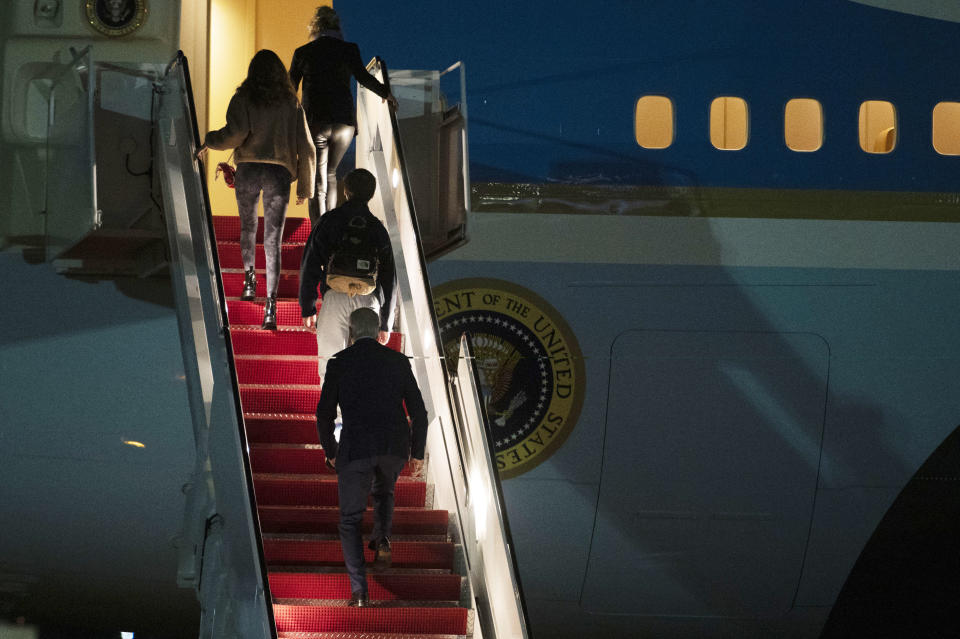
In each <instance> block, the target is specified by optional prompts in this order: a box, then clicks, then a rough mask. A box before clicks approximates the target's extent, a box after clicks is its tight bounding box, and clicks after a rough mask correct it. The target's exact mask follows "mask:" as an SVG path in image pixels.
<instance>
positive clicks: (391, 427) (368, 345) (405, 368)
mask: <svg viewBox="0 0 960 639" xmlns="http://www.w3.org/2000/svg"><path fill="white" fill-rule="evenodd" d="M379 322H380V318H379V317H378V316H377V313H376V312H375V311H374V310H372V309H369V308H360V309H357V310H355V311H353V312H352V313H351V314H350V335H351V337H352V338H353V345H352V346H350V347H349V348H347V349H345V350H343V351H340V352H339V353H337V354H336V356H335V357H334V358H333V359H331V360H330V363H329V365H328V366H327V377H326V379H325V380H324V382H323V389H322V390H321V392H320V401H319V402H318V403H317V430H318V431H319V435H320V443H321V444H322V445H323V450H324V453H325V455H326V457H327V462H328V463H329V464H330V465H331V466H332V467H334V468H335V469H336V471H337V490H338V494H339V498H340V543H341V544H342V545H343V559H344V563H345V564H346V566H347V573H348V575H349V576H350V591H351V593H352V594H351V598H350V605H351V606H365V605H368V603H369V599H368V596H367V577H366V568H365V566H364V557H363V539H362V537H361V535H360V524H361V522H362V520H363V512H364V510H366V507H367V498H368V497H369V496H370V494H371V483H372V485H373V490H372V494H373V515H374V517H373V533H372V534H371V537H370V544H369V548H370V549H371V550H373V551H374V552H375V553H376V564H377V566H379V567H389V565H390V558H391V552H390V540H389V537H390V526H391V522H392V519H393V491H394V485H395V484H396V481H397V477H398V476H399V475H400V471H401V470H402V469H403V465H404V464H405V463H406V461H407V458H408V457H409V458H410V465H411V469H412V470H413V474H414V476H416V477H419V476H421V475H422V473H423V456H424V449H425V448H426V443H427V410H426V408H425V407H424V405H423V397H422V396H421V394H420V389H419V388H418V387H417V380H416V379H415V378H414V376H413V371H412V370H411V368H410V361H409V360H408V359H407V357H406V356H405V355H403V354H402V353H398V352H396V351H394V350H392V349H390V348H387V347H386V346H382V345H380V344H378V343H377V340H376V338H377V333H378V328H379ZM337 405H339V406H340V410H341V411H342V413H343V427H342V428H341V430H340V441H339V443H338V442H337V440H336V438H335V436H334V429H335V426H334V419H335V418H336V414H337ZM404 407H406V410H405V409H404ZM407 413H409V415H410V422H409V423H408V422H407Z"/></svg>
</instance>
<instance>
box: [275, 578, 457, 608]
mask: <svg viewBox="0 0 960 639" xmlns="http://www.w3.org/2000/svg"><path fill="white" fill-rule="evenodd" d="M269 579H270V593H271V594H272V595H273V598H274V599H350V579H349V577H348V576H347V575H346V573H304V572H271V573H270V575H269ZM462 580H463V578H462V577H461V576H460V575H457V574H452V573H451V574H432V575H423V574H391V573H387V572H384V573H378V572H374V571H368V574H367V588H368V590H369V594H370V599H371V600H373V601H398V600H401V601H402V600H410V601H454V602H455V601H459V600H460V586H461V582H462Z"/></svg>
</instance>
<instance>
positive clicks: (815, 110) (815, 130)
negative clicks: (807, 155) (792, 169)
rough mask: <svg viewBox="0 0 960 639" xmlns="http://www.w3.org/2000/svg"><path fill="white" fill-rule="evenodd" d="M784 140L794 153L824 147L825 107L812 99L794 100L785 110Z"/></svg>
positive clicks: (788, 103)
mask: <svg viewBox="0 0 960 639" xmlns="http://www.w3.org/2000/svg"><path fill="white" fill-rule="evenodd" d="M783 140H784V142H786V144H787V147H788V148H789V149H791V150H792V151H816V150H818V149H819V148H820V147H821V146H822V145H823V107H822V106H821V105H820V102H818V101H817V100H813V99H811V98H794V99H793V100H790V101H789V102H787V106H786V107H785V108H784V110H783Z"/></svg>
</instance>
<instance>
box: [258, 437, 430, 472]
mask: <svg viewBox="0 0 960 639" xmlns="http://www.w3.org/2000/svg"><path fill="white" fill-rule="evenodd" d="M326 459H327V457H326V455H325V454H324V452H323V448H321V447H320V446H319V444H318V445H312V444H253V445H251V446H250V465H251V466H252V467H253V472H255V473H285V474H288V475H295V474H301V473H304V474H328V473H332V472H333V471H331V470H330V469H328V468H327V467H326V464H325V462H326ZM410 472H411V471H410V466H409V465H405V466H404V467H403V470H402V471H400V475H401V476H409V475H410Z"/></svg>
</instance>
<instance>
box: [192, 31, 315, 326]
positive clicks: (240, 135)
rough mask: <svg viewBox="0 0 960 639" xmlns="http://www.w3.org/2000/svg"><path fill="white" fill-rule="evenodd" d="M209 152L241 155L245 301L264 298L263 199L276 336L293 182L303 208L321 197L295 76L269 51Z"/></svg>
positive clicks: (270, 316)
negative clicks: (260, 288)
mask: <svg viewBox="0 0 960 639" xmlns="http://www.w3.org/2000/svg"><path fill="white" fill-rule="evenodd" d="M207 147H209V148H211V149H217V150H225V149H233V150H234V152H233V156H234V160H235V161H236V163H237V172H236V176H235V178H234V179H235V181H234V187H235V191H236V196H237V209H238V210H239V212H240V254H241V255H242V257H243V268H244V283H243V293H242V294H241V296H240V299H243V300H253V299H255V298H256V295H257V293H256V290H257V276H256V270H255V256H256V238H257V224H258V220H257V201H258V200H259V199H260V196H261V194H262V195H263V252H264V256H265V258H266V271H267V287H266V293H267V296H266V300H265V302H264V312H263V328H265V329H268V330H276V328H277V288H278V286H279V276H280V242H281V239H282V237H283V224H284V222H285V220H286V216H287V205H288V204H289V203H290V182H292V181H293V180H297V204H302V203H303V201H304V200H305V199H308V198H312V197H313V192H314V179H315V175H316V151H315V149H314V145H313V140H312V139H311V136H310V131H309V128H308V127H307V120H306V116H305V114H304V110H303V107H301V106H300V102H299V100H297V93H296V91H295V90H294V88H293V85H292V84H291V83H290V76H289V75H288V74H287V69H286V67H284V65H283V62H282V61H281V60H280V58H279V57H277V54H276V53H274V52H273V51H270V50H269V49H262V50H260V51H258V52H257V54H256V55H254V56H253V59H252V60H251V61H250V66H249V68H248V70H247V77H246V79H245V80H244V81H243V83H242V84H241V85H240V86H239V87H237V91H236V93H234V95H233V97H232V98H231V99H230V104H229V106H228V107H227V125H226V126H225V127H223V128H222V129H219V130H217V131H210V132H209V133H207V136H206V138H205V139H204V142H203V146H202V147H201V148H200V152H203V151H204V150H205V149H206V148H207Z"/></svg>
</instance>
